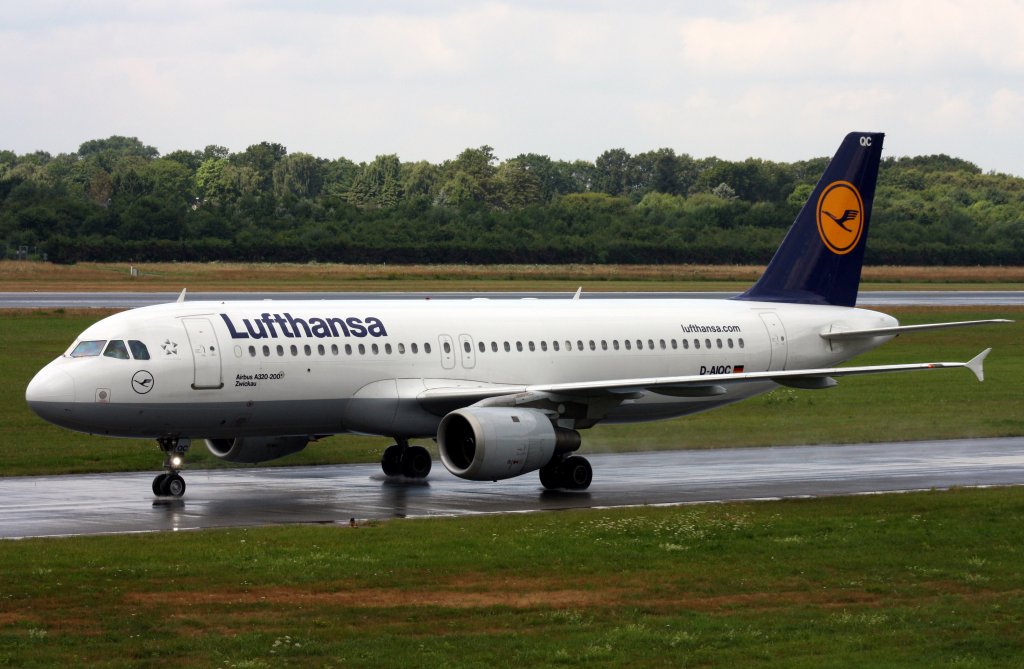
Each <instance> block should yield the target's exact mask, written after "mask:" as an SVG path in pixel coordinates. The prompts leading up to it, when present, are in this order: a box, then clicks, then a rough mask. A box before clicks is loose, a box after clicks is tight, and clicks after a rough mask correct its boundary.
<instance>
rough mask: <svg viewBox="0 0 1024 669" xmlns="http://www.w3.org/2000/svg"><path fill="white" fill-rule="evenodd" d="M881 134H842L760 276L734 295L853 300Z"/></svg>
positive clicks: (823, 301) (813, 301)
mask: <svg viewBox="0 0 1024 669" xmlns="http://www.w3.org/2000/svg"><path fill="white" fill-rule="evenodd" d="M884 137H885V135H884V134H883V133H880V132H851V133H850V134H849V135H847V136H846V138H845V139H844V140H843V143H842V144H841V145H840V146H839V150H838V151H837V152H836V155H835V156H833V158H832V161H831V162H830V163H829V164H828V167H827V168H825V173H824V174H823V175H822V177H821V180H820V181H818V185H817V186H815V187H814V191H813V192H812V193H811V196H810V198H809V199H808V200H807V203H806V204H804V206H803V209H801V210H800V213H799V214H797V217H796V220H795V221H793V226H792V227H791V228H790V229H789V233H788V234H787V235H786V238H785V239H784V240H782V245H781V246H780V247H779V250H778V251H776V252H775V257H774V258H772V261H771V262H770V263H769V264H768V268H767V269H766V270H765V271H764V274H763V275H762V276H761V278H760V279H758V281H757V283H755V284H754V285H753V286H752V287H751V288H750V290H748V291H747V292H745V293H743V294H742V295H739V296H738V297H737V298H736V299H740V300H759V301H765V302H797V303H804V304H834V305H839V306H845V307H852V306H854V305H855V304H856V302H857V287H858V286H859V285H860V270H861V265H862V264H863V263H864V246H865V243H866V241H867V236H868V224H869V222H870V221H871V203H872V202H873V201H874V199H875V182H876V180H877V178H878V164H879V161H880V159H881V156H882V139H883V138H884Z"/></svg>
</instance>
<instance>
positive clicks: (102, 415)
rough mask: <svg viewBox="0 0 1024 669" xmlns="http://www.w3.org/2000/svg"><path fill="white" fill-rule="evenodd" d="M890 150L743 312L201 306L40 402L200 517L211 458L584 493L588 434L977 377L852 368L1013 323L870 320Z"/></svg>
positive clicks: (864, 148)
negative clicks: (796, 392)
mask: <svg viewBox="0 0 1024 669" xmlns="http://www.w3.org/2000/svg"><path fill="white" fill-rule="evenodd" d="M883 137H884V135H883V134H882V133H868V132H854V133H850V134H848V135H847V136H846V137H845V138H844V139H843V141H842V143H841V145H840V147H839V149H838V151H837V152H836V154H835V156H834V157H833V158H832V160H831V161H830V163H829V165H828V167H827V168H826V170H825V172H824V174H823V175H822V177H821V179H820V181H819V182H818V184H817V186H816V187H815V189H814V190H813V192H812V193H811V195H810V197H809V199H808V200H807V203H806V204H805V205H804V206H803V208H802V209H801V211H800V213H799V214H798V215H797V217H796V219H795V221H794V223H793V225H792V227H791V228H790V230H789V232H788V233H787V235H786V237H785V238H784V239H783V241H782V244H781V246H780V247H779V249H778V250H777V252H776V254H775V256H774V257H773V259H772V260H771V262H770V263H769V265H768V266H767V268H766V270H765V271H764V273H763V275H762V276H761V277H760V278H759V279H758V280H757V282H756V283H754V285H753V286H752V287H751V288H750V289H748V290H747V291H746V292H744V293H742V294H740V295H737V296H735V297H733V298H729V299H666V298H658V297H656V296H654V297H652V298H650V299H602V298H598V299H591V298H589V297H588V298H587V299H581V296H580V291H577V292H576V294H575V295H574V296H573V297H572V298H566V299H540V300H537V299H481V298H476V299H459V300H430V299H401V300H349V301H327V300H321V301H308V300H307V301H292V300H277V301H230V302H211V301H197V302H189V301H184V296H185V292H184V291H182V295H181V297H180V298H179V300H178V301H177V302H174V303H170V304H162V305H156V306H148V307H142V308H138V309H133V310H130V311H126V312H123V313H119V314H115V315H113V316H110V317H107V318H104V319H102V320H101V321H99V322H97V323H95V324H94V325H92V326H91V327H89V328H88V329H86V330H85V331H84V332H82V333H81V334H80V335H79V336H78V338H77V339H76V340H75V342H74V343H73V344H72V345H71V346H70V347H69V348H68V349H67V350H66V351H65V352H64V354H63V355H61V356H60V357H59V358H57V359H56V360H54V361H52V362H51V363H50V364H48V365H47V366H46V367H44V368H43V369H42V370H41V371H40V372H39V373H38V374H36V376H35V377H34V378H33V379H32V381H31V382H30V383H29V385H28V387H27V389H26V391H25V398H26V401H27V402H28V404H29V406H30V407H31V408H32V410H33V411H35V413H37V414H38V415H39V416H40V417H42V418H43V419H45V420H47V421H50V422H51V423H55V424H57V425H60V426H62V427H65V428H69V429H71V430H77V431H80V432H86V433H90V434H96V435H108V436H113V437H135V438H151V439H155V440H156V441H157V444H158V445H159V447H160V449H161V450H162V451H163V453H164V465H163V469H164V472H163V473H161V474H160V475H158V476H157V477H156V478H155V479H154V480H153V485H152V488H153V493H154V494H155V495H156V496H158V497H167V496H170V497H180V496H181V495H183V494H184V492H185V481H184V479H183V477H182V476H181V474H180V471H181V469H182V466H183V459H184V456H185V453H186V452H187V450H188V449H189V447H190V446H191V443H192V441H193V440H202V441H204V442H205V444H206V446H207V448H208V449H209V450H210V451H211V452H212V453H213V454H214V455H215V456H217V457H218V458H222V459H224V460H226V461H230V462H236V463H259V462H265V461H268V460H273V459H276V458H280V457H284V456H287V455H289V454H292V453H296V452H298V451H300V450H302V449H303V448H305V447H306V446H307V445H308V444H309V443H311V442H314V441H317V440H319V439H321V438H323V437H326V436H329V435H337V434H345V433H360V434H370V435H380V436H385V437H390V438H392V439H393V440H394V444H393V445H391V446H389V447H388V448H386V449H385V450H384V452H383V456H382V458H381V467H382V468H383V471H384V473H385V474H386V475H388V476H404V477H408V478H413V479H416V478H423V477H426V476H427V475H428V474H429V472H430V470H431V466H432V459H431V454H430V452H429V451H428V450H427V449H426V448H425V447H423V446H418V445H411V444H410V440H411V439H424V438H426V439H436V442H437V449H438V451H439V453H440V459H441V462H442V463H443V465H444V466H445V467H446V468H447V469H448V471H450V472H451V473H452V474H454V475H456V476H458V477H461V478H463V479H469V480H475V481H497V480H501V479H506V478H511V477H515V476H520V475H523V474H527V473H529V472H534V471H537V472H539V476H540V483H541V485H542V486H543V487H544V488H548V489H565V490H585V489H587V488H588V487H589V486H590V485H591V482H592V479H593V470H592V467H591V465H590V463H589V462H588V461H587V460H586V458H584V457H581V456H580V455H577V454H576V452H577V451H578V450H579V449H580V446H581V442H582V440H581V436H580V431H581V430H585V429H588V428H591V427H593V426H595V425H598V424H601V423H627V422H634V421H650V420H661V419H668V418H675V417H679V416H684V415H687V414H693V413H696V412H699V411H707V410H710V409H714V408H717V407H721V406H725V405H727V404H731V403H733V402H738V401H740V400H743V399H746V398H749V397H753V396H755V395H759V394H761V393H765V392H767V391H769V390H772V389H773V388H777V387H779V386H788V387H793V388H802V389H825V388H830V387H832V386H835V385H836V384H837V381H836V379H837V378H841V377H844V376H851V375H859V374H873V373H886V372H903V371H915V370H930V369H946V368H961V367H964V368H967V369H969V370H970V371H972V372H973V373H974V374H975V376H976V377H977V378H978V380H979V381H982V380H984V375H983V367H982V365H983V361H984V359H985V357H986V356H987V355H988V353H989V351H990V350H991V349H986V350H984V351H982V352H981V353H979V354H978V355H977V356H975V357H974V358H972V359H971V360H969V361H967V362H928V363H911V364H895V365H875V366H860V367H857V366H851V367H839V366H838V365H839V364H840V363H843V362H845V361H847V360H849V359H851V358H853V357H854V356H856V355H859V354H861V353H864V352H866V351H869V350H871V349H874V348H875V347H877V346H880V345H881V344H883V343H885V342H887V341H889V340H891V339H892V338H893V337H895V336H897V335H899V334H902V333H910V332H919V331H927V330H934V329H940V328H950V327H961V326H967V325H977V324H981V323H995V322H1010V321H1006V320H1003V319H995V320H988V321H965V322H958V323H933V324H927V325H913V326H901V325H899V322H898V321H897V320H896V319H895V318H893V317H891V316H889V315H886V314H883V313H879V312H876V311H870V310H866V309H858V308H856V307H855V304H856V300H857V290H858V286H859V282H860V275H861V266H862V264H863V258H864V248H865V243H866V239H867V232H868V226H869V222H870V216H871V205H872V202H873V199H874V194H875V183H876V179H877V175H878V168H879V161H880V158H881V152H882V141H883Z"/></svg>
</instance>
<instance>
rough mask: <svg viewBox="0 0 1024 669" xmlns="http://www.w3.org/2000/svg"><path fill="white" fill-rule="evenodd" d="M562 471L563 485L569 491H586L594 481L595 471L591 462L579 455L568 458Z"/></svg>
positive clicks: (563, 464)
mask: <svg viewBox="0 0 1024 669" xmlns="http://www.w3.org/2000/svg"><path fill="white" fill-rule="evenodd" d="M561 470H562V485H564V486H565V487H566V488H568V489H569V490H586V489H587V488H589V487H590V482H591V481H593V480H594V469H593V468H592V467H591V466H590V461H589V460H587V459H586V458H581V457H580V456H578V455H574V456H572V457H569V458H566V459H565V462H563V463H562V467H561Z"/></svg>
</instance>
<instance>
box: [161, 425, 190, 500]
mask: <svg viewBox="0 0 1024 669" xmlns="http://www.w3.org/2000/svg"><path fill="white" fill-rule="evenodd" d="M156 443H157V445H159V446H160V450H161V451H163V452H164V469H166V470H167V471H166V472H164V473H163V474H158V475H157V477H156V478H154V479H153V494H154V495H156V496H157V497H181V496H182V495H184V494H185V479H183V478H182V477H181V474H179V473H178V472H179V471H181V466H182V464H184V460H185V453H186V452H187V451H188V449H189V446H191V445H192V441H191V440H189V439H177V438H174V437H164V438H161V439H157V442H156Z"/></svg>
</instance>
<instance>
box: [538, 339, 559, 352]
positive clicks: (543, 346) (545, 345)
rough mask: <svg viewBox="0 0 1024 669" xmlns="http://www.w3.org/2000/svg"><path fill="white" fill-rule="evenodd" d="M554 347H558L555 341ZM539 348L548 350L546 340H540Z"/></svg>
mask: <svg viewBox="0 0 1024 669" xmlns="http://www.w3.org/2000/svg"><path fill="white" fill-rule="evenodd" d="M555 348H558V342H557V341H556V342H555ZM540 350H542V351H546V350H548V343H547V342H546V341H542V342H541V343H540Z"/></svg>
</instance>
